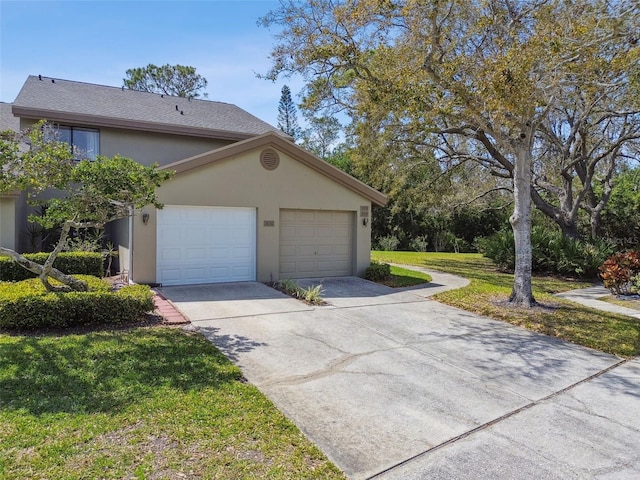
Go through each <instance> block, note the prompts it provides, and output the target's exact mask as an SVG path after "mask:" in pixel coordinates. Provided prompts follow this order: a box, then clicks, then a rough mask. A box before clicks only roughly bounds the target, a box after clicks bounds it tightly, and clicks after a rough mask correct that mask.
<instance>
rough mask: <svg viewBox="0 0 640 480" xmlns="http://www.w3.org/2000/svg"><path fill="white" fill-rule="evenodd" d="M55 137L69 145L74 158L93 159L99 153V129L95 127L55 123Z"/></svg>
mask: <svg viewBox="0 0 640 480" xmlns="http://www.w3.org/2000/svg"><path fill="white" fill-rule="evenodd" d="M55 138H56V140H58V141H59V142H65V143H68V144H69V145H71V149H72V152H73V156H74V158H75V159H76V160H85V159H89V160H95V159H96V156H97V155H100V131H99V130H97V129H94V128H81V127H66V126H62V125H57V126H56V127H55Z"/></svg>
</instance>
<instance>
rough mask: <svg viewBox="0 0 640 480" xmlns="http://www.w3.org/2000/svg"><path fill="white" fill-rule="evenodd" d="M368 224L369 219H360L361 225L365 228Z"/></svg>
mask: <svg viewBox="0 0 640 480" xmlns="http://www.w3.org/2000/svg"><path fill="white" fill-rule="evenodd" d="M368 223H369V219H368V218H367V217H364V218H363V219H362V225H364V226H365V227H366V226H367V224H368Z"/></svg>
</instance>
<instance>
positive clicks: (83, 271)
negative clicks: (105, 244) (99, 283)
mask: <svg viewBox="0 0 640 480" xmlns="http://www.w3.org/2000/svg"><path fill="white" fill-rule="evenodd" d="M23 257H25V258H26V259H27V260H31V261H32V262H35V263H39V264H40V265H42V264H44V262H46V261H47V258H48V257H49V254H48V253H25V254H24V255H23ZM103 265H104V258H103V256H102V254H101V253H97V252H62V253H60V254H59V255H58V257H57V258H56V261H55V262H54V263H53V266H54V267H55V268H57V269H58V270H60V271H61V272H62V273H66V274H68V275H93V276H95V277H102V275H103V273H104V266H103ZM35 277H37V275H36V274H35V273H33V272H30V271H29V270H26V269H25V268H23V267H21V266H20V265H18V264H17V263H16V262H14V261H13V259H12V258H10V257H0V281H2V282H19V281H21V280H26V279H28V278H35Z"/></svg>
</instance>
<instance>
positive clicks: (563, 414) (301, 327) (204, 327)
mask: <svg viewBox="0 0 640 480" xmlns="http://www.w3.org/2000/svg"><path fill="white" fill-rule="evenodd" d="M434 280H435V279H434ZM436 283H437V282H436ZM323 285H324V289H325V293H324V295H323V296H324V298H325V299H326V300H327V301H328V302H329V304H330V305H329V306H323V307H309V306H307V305H305V304H304V303H301V302H299V301H297V300H294V299H292V298H289V297H287V296H285V295H283V294H281V293H279V292H277V291H275V290H273V289H271V288H269V287H267V286H265V285H262V284H259V283H242V284H221V285H206V286H195V287H193V286H192V287H165V288H163V289H162V293H163V294H164V295H165V296H166V297H167V298H169V299H170V300H171V301H172V302H173V303H174V304H175V305H176V307H177V308H178V309H179V310H181V311H182V312H183V313H184V314H185V315H186V316H187V317H188V318H189V319H190V320H191V321H192V323H193V324H194V325H195V326H196V327H197V328H198V329H199V330H200V331H201V332H202V333H203V334H204V335H205V336H207V338H209V339H210V340H211V341H212V342H213V343H214V344H215V345H216V346H217V347H218V348H220V349H221V350H222V351H223V352H224V353H225V354H226V355H227V356H228V357H229V358H230V359H231V360H232V361H233V362H235V363H236V364H238V365H239V366H240V367H241V368H242V370H243V372H244V375H245V376H246V377H247V378H248V379H249V381H251V382H252V383H253V384H254V385H256V386H257V387H258V388H259V389H260V390H261V391H262V392H264V393H265V394H266V395H267V396H268V397H269V398H271V400H272V401H273V402H274V403H275V404H276V405H277V406H278V408H280V410H282V411H283V412H284V413H285V414H286V415H287V416H288V417H289V418H290V419H291V420H292V421H294V422H295V423H296V424H297V425H298V427H299V428H300V429H301V430H302V431H303V432H304V433H305V434H306V435H307V436H308V437H309V438H310V439H311V440H312V441H313V442H315V443H316V444H317V445H318V446H319V447H320V449H321V450H322V451H323V452H324V453H325V454H326V455H327V456H328V457H329V458H330V459H331V460H332V461H334V462H335V464H336V465H337V466H338V467H339V468H341V469H342V470H343V471H344V472H345V473H346V474H347V475H348V476H349V477H350V478H353V479H365V478H381V479H411V478H415V479H418V478H420V479H427V478H428V479H440V478H442V479H444V478H448V479H464V478H473V479H478V478H487V479H489V478H492V479H493V478H500V479H508V478H514V479H516V478H517V479H522V478H536V479H541V478H554V479H555V478H571V479H578V478H580V479H583V478H612V479H613V478H619V479H630V478H640V449H639V448H638V445H640V361H638V359H636V360H634V361H622V360H621V359H619V358H617V357H614V356H611V355H607V354H604V353H600V352H596V351H593V350H590V349H587V348H583V347H579V346H576V345H573V344H570V343H566V342H563V341H560V340H557V339H554V338H552V337H547V336H544V335H538V334H534V333H532V332H529V331H526V330H523V329H520V328H517V327H514V326H511V325H509V324H506V323H503V322H498V321H494V320H491V319H488V318H484V317H480V316H477V315H473V314H471V313H468V312H465V311H461V310H458V309H455V308H452V307H448V306H445V305H442V304H439V303H437V302H435V301H432V300H430V299H429V296H430V295H431V294H432V293H433V292H434V291H436V290H437V288H420V289H412V290H405V291H396V290H393V289H390V288H387V287H384V286H381V285H377V284H372V283H370V282H367V281H365V280H361V279H358V278H355V277H350V278H347V279H327V280H325V281H324V282H323Z"/></svg>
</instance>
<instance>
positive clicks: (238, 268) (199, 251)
mask: <svg viewBox="0 0 640 480" xmlns="http://www.w3.org/2000/svg"><path fill="white" fill-rule="evenodd" d="M157 228H158V231H157V238H158V245H157V263H156V265H157V272H156V274H157V275H156V281H157V282H158V283H162V284H163V285H188V284H195V283H219V282H241V281H252V280H255V278H256V211H255V209H254V208H226V207H187V206H165V207H164V208H163V209H162V210H158V227H157Z"/></svg>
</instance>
